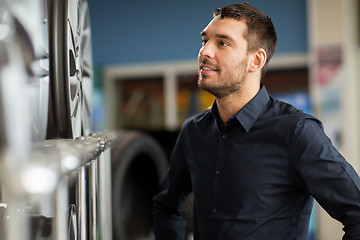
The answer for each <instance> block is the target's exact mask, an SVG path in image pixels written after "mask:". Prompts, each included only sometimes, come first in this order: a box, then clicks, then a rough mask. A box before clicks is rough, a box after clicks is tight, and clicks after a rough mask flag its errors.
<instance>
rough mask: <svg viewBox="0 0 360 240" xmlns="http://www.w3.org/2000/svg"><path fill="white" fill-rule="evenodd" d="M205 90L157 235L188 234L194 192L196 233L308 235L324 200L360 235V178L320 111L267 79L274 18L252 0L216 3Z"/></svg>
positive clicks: (161, 198) (173, 169)
mask: <svg viewBox="0 0 360 240" xmlns="http://www.w3.org/2000/svg"><path fill="white" fill-rule="evenodd" d="M201 37H202V40H203V46H202V48H201V49H200V51H199V56H198V61H199V80H198V84H199V87H200V88H202V89H205V90H207V91H209V92H210V93H212V94H213V95H214V96H215V97H216V100H215V102H214V104H213V106H212V108H211V109H209V110H208V111H205V112H203V113H200V114H198V115H196V116H193V117H191V118H190V119H188V120H187V121H185V123H184V125H183V127H182V129H181V131H180V134H179V137H178V140H177V142H176V144H175V147H174V149H173V153H172V156H171V162H170V166H169V169H168V173H167V176H166V179H165V181H164V183H163V184H162V186H161V191H160V193H159V194H158V195H157V196H155V198H154V233H155V236H156V239H158V240H160V239H171V240H174V239H184V220H183V217H182V216H183V210H182V208H181V206H182V204H183V202H184V200H185V198H186V197H187V195H188V194H189V193H190V192H193V193H194V239H201V240H212V239H221V240H233V239H239V240H247V239H256V240H295V239H296V240H305V239H306V237H307V231H308V225H309V218H310V214H311V210H312V206H313V198H315V199H316V200H317V201H318V202H319V203H320V204H321V205H322V207H323V208H324V209H325V210H326V211H327V212H328V213H329V214H330V215H331V216H332V217H333V218H335V219H337V220H339V221H341V222H342V223H343V225H344V228H343V230H344V231H345V235H344V238H343V239H352V240H354V239H360V179H359V176H358V175H357V173H356V172H355V171H354V169H353V168H352V167H351V166H350V165H349V164H348V163H347V162H346V161H345V159H344V158H343V157H342V156H341V155H340V153H339V152H338V151H337V150H336V149H335V148H334V146H333V145H332V144H331V141H330V140H329V138H328V137H327V136H326V135H325V133H324V131H323V128H322V125H321V123H320V122H319V121H318V120H317V119H315V118H314V117H312V116H310V115H307V114H305V113H303V112H302V111H299V110H297V109H296V108H294V107H292V106H291V105H288V104H286V103H283V102H280V101H277V100H275V99H273V98H272V97H270V96H269V95H268V93H267V91H266V89H265V86H263V85H262V84H261V78H262V76H263V74H264V73H265V66H266V64H267V63H268V62H269V60H270V58H271V57H272V55H273V53H274V51H275V47H276V33H275V29H274V26H273V24H272V22H271V20H270V19H269V18H268V17H267V16H266V15H265V14H263V13H262V12H261V11H259V10H257V9H256V8H254V7H252V6H250V5H249V4H247V3H243V4H232V5H229V6H225V7H223V8H221V9H216V10H215V12H214V18H213V19H212V21H211V22H210V23H209V25H208V26H207V27H206V28H205V29H204V30H203V31H202V32H201Z"/></svg>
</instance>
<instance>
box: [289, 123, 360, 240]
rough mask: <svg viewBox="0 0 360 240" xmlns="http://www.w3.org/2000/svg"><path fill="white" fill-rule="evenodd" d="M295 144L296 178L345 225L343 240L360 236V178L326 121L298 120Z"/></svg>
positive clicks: (332, 215)
mask: <svg viewBox="0 0 360 240" xmlns="http://www.w3.org/2000/svg"><path fill="white" fill-rule="evenodd" d="M293 147H294V148H295V150H294V152H295V153H296V155H297V156H296V158H297V161H295V166H294V167H295V175H296V177H295V179H296V180H297V181H298V183H299V184H300V185H301V186H302V187H303V188H304V189H305V190H306V191H308V192H309V193H310V194H311V195H312V196H313V197H314V198H315V199H316V201H317V202H318V203H319V204H320V205H321V206H322V207H323V208H324V209H325V210H326V211H327V212H328V213H329V215H330V216H331V217H333V218H334V219H337V220H338V221H340V222H341V223H342V224H343V225H344V228H343V230H344V232H345V235H344V237H343V239H346V240H348V239H351V240H355V239H360V179H359V176H358V174H357V173H356V171H355V170H354V168H353V167H352V166H351V165H350V164H349V163H348V162H347V161H346V160H345V159H344V158H343V156H342V155H341V154H340V153H339V152H338V151H337V150H336V149H335V147H334V146H333V145H332V143H331V141H330V139H329V138H328V137H327V136H326V134H325V133H324V130H323V127H322V124H321V123H320V122H319V121H318V120H316V119H314V118H307V119H304V120H303V121H301V122H300V123H298V125H297V127H296V130H295V135H294V143H293Z"/></svg>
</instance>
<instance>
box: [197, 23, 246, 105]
mask: <svg viewBox="0 0 360 240" xmlns="http://www.w3.org/2000/svg"><path fill="white" fill-rule="evenodd" d="M245 31H247V26H246V23H245V21H239V20H236V19H232V18H224V19H221V18H220V17H215V18H214V19H213V20H212V21H211V22H210V23H209V25H208V26H207V27H206V28H205V29H204V30H203V31H202V32H201V37H202V42H203V46H202V47H201V49H200V51H199V55H198V62H199V80H198V85H199V87H200V88H201V89H204V90H206V91H208V92H210V93H212V94H213V95H214V96H215V97H217V98H222V97H226V96H228V95H230V94H231V93H234V92H236V91H237V90H239V89H240V88H241V86H242V84H243V83H244V79H245V78H246V76H247V72H248V59H249V57H248V51H247V46H248V43H247V40H246V39H245V38H244V32H245Z"/></svg>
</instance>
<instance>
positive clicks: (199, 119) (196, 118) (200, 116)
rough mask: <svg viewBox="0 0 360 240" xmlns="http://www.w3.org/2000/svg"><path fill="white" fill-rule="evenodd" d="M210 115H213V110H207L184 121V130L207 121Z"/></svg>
mask: <svg viewBox="0 0 360 240" xmlns="http://www.w3.org/2000/svg"><path fill="white" fill-rule="evenodd" d="M210 115H211V109H207V110H205V111H203V112H200V113H196V114H194V115H192V116H191V117H189V118H188V119H186V120H185V121H184V123H183V128H184V127H188V126H193V125H197V124H199V123H200V122H202V121H204V120H205V121H206V119H208V118H209V117H210Z"/></svg>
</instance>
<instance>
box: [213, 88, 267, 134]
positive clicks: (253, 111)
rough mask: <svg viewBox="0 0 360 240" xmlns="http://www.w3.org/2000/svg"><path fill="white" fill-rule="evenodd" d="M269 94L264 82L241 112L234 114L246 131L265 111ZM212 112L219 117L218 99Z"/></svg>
mask: <svg viewBox="0 0 360 240" xmlns="http://www.w3.org/2000/svg"><path fill="white" fill-rule="evenodd" d="M269 99H270V97H269V94H268V92H267V90H266V88H265V86H264V85H263V84H261V86H260V91H259V92H258V93H257V94H256V95H255V97H253V98H252V99H251V100H250V102H248V103H247V104H246V105H245V106H244V107H243V108H242V109H241V110H240V111H239V112H237V113H236V114H234V116H232V117H231V119H232V118H236V119H237V120H238V121H239V123H240V124H241V125H242V126H243V128H244V129H245V131H246V132H249V131H250V129H251V128H252V126H253V125H254V123H255V121H256V120H257V119H258V118H259V116H260V114H261V113H262V112H263V111H264V108H265V106H266V104H267V103H268V102H269ZM211 112H212V114H214V116H215V117H216V118H217V119H220V118H219V114H218V109H217V105H216V101H215V102H214V103H213V106H212V108H211Z"/></svg>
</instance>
